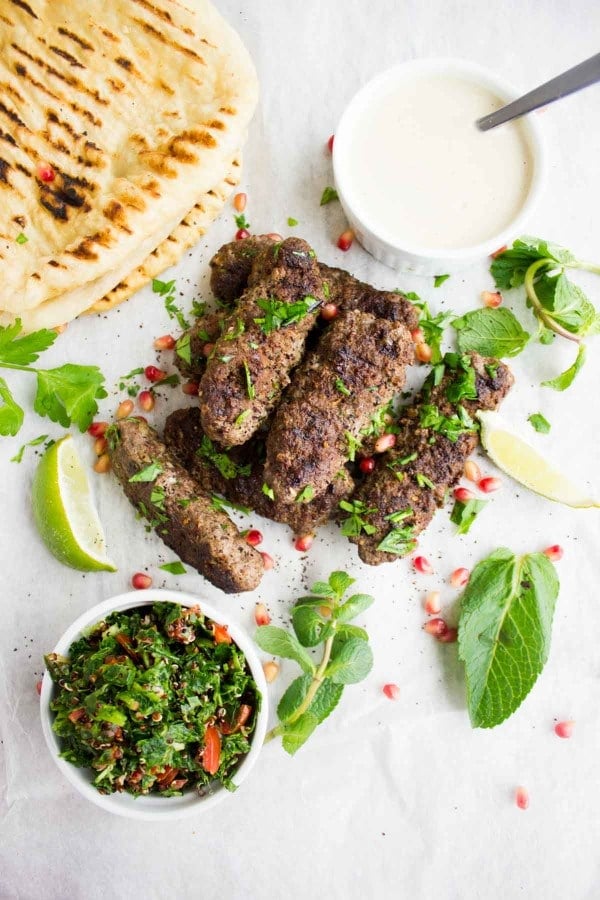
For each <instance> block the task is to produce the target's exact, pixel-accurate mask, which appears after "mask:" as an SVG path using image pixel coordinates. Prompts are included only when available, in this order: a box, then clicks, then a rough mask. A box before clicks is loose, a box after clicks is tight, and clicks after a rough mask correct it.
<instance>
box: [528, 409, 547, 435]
mask: <svg viewBox="0 0 600 900" xmlns="http://www.w3.org/2000/svg"><path fill="white" fill-rule="evenodd" d="M527 421H528V422H529V423H530V424H531V426H532V427H533V428H535V430H536V431H537V432H539V434H548V432H549V431H550V429H551V427H552V426H551V425H550V422H549V421H548V419H546V417H545V416H543V415H542V414H541V413H531V415H530V416H528V417H527Z"/></svg>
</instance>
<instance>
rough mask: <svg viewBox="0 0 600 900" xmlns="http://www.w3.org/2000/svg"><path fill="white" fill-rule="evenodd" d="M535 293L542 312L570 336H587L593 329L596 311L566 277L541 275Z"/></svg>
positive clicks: (579, 289) (578, 288)
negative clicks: (569, 333)
mask: <svg viewBox="0 0 600 900" xmlns="http://www.w3.org/2000/svg"><path fill="white" fill-rule="evenodd" d="M535 293H536V296H537V298H538V300H539V301H540V303H541V305H542V306H543V308H544V310H545V311H546V312H548V313H549V314H550V316H551V317H552V319H553V320H554V321H555V322H556V323H558V325H560V326H562V328H565V329H566V330H567V331H570V332H571V333H572V334H582V335H583V334H587V333H588V331H589V329H591V328H593V325H594V322H595V319H596V310H595V308H594V305H593V304H592V303H590V301H589V300H588V298H587V297H586V295H585V294H584V293H583V291H582V290H581V288H580V287H578V286H577V285H576V284H573V282H572V281H570V280H569V279H568V278H567V276H566V275H562V274H560V275H542V276H541V277H540V278H539V279H538V280H537V281H536V283H535Z"/></svg>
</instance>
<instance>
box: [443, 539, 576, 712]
mask: <svg viewBox="0 0 600 900" xmlns="http://www.w3.org/2000/svg"><path fill="white" fill-rule="evenodd" d="M558 591H559V581H558V576H557V575H556V571H555V569H554V566H553V565H552V563H551V562H550V560H549V559H548V557H547V556H545V555H544V554H543V553H529V554H526V555H525V556H521V557H518V556H515V554H514V553H512V552H511V551H510V550H507V549H506V548H500V549H498V550H495V551H494V552H493V553H492V554H490V556H488V557H487V558H486V559H484V560H482V562H480V563H478V564H477V565H476V566H475V568H474V569H473V571H472V573H471V578H470V580H469V584H468V586H467V588H466V590H465V592H464V594H463V596H462V600H461V609H460V619H459V623H458V655H459V657H460V659H461V660H462V661H463V662H464V664H465V673H466V679H467V701H468V707H469V715H470V717H471V723H472V725H473V727H474V728H493V727H494V726H496V725H499V724H500V723H501V722H503V721H504V720H505V719H507V718H508V717H509V716H510V715H512V713H514V712H515V710H516V709H518V707H519V706H520V705H521V703H522V702H523V700H524V699H525V697H526V696H527V694H528V693H529V692H530V690H531V689H532V687H533V685H534V684H535V682H536V680H537V678H538V675H539V674H540V672H541V671H542V669H543V667H544V665H545V663H546V661H547V659H548V654H549V652H550V637H551V629H552V617H553V615H554V607H555V604H556V598H557V597H558Z"/></svg>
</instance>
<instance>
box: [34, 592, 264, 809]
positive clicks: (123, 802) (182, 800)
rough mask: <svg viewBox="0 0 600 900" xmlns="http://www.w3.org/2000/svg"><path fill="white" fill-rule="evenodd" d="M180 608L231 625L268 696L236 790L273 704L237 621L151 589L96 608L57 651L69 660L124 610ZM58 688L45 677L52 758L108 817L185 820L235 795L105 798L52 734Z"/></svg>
mask: <svg viewBox="0 0 600 900" xmlns="http://www.w3.org/2000/svg"><path fill="white" fill-rule="evenodd" d="M168 601H172V602H173V603H178V604H180V605H181V606H200V608H201V610H202V612H203V613H204V614H205V615H206V616H207V617H208V618H209V619H212V620H213V621H215V622H217V623H218V624H220V625H227V627H228V629H229V633H230V635H231V637H232V638H233V641H234V642H235V643H236V644H237V645H238V647H239V648H240V650H242V651H243V653H244V655H245V657H246V660H247V662H248V666H249V667H250V671H251V672H252V676H253V678H254V681H255V682H256V685H257V687H258V690H259V692H260V694H261V695H262V703H261V709H260V711H259V713H258V716H257V719H256V727H255V729H254V732H253V734H252V746H251V748H250V752H249V753H248V754H247V756H246V757H244V759H243V761H242V763H241V765H240V767H239V768H238V769H237V771H236V772H235V774H234V775H233V778H232V781H233V783H234V784H236V785H240V784H241V783H242V781H244V779H245V778H246V777H247V776H248V774H249V772H250V770H251V769H252V767H253V765H254V763H255V762H256V759H257V757H258V754H259V753H260V751H261V748H262V746H263V741H264V737H265V732H266V730H267V719H268V712H269V711H268V701H267V684H266V681H265V677H264V674H263V669H262V664H261V661H260V660H259V658H258V656H257V654H256V651H255V649H254V645H253V643H252V641H251V640H250V638H249V637H248V635H247V634H246V633H245V632H244V631H242V629H241V628H240V627H239V626H238V625H236V624H235V623H234V622H232V621H231V619H230V618H229V616H227V615H225V614H224V613H222V612H220V611H218V610H216V609H214V608H213V607H212V606H209V605H208V604H207V603H205V602H204V601H203V600H202V599H201V598H200V597H195V596H193V595H192V594H183V593H180V592H179V591H166V590H155V589H149V590H146V591H143V592H140V591H133V592H129V593H127V594H120V595H119V596H118V597H112V598H111V599H110V600H105V601H104V602H103V603H99V604H98V605H97V606H94V607H92V608H91V609H89V610H88V611H87V612H85V613H84V614H83V615H81V616H80V617H79V618H78V619H77V620H76V621H75V622H73V624H72V625H71V627H70V628H68V629H67V630H66V631H65V633H64V634H63V636H62V637H61V639H60V640H59V642H58V644H57V645H56V647H55V648H54V652H55V653H60V654H61V655H63V656H66V655H67V654H68V651H69V647H70V646H71V644H72V643H73V641H75V640H77V638H79V637H80V636H81V634H82V633H83V632H85V631H87V630H88V629H89V628H91V626H93V625H95V624H96V622H100V621H102V619H104V618H105V617H106V616H108V615H109V614H110V613H112V612H116V611H119V612H121V611H123V610H125V609H133V608H134V607H136V606H147V605H148V604H151V603H155V602H163V603H164V602H168ZM56 690H57V689H56V686H55V684H54V683H53V681H52V679H51V678H50V675H49V673H48V672H45V673H44V678H43V680H42V691H41V696H40V702H41V717H42V729H43V732H44V737H45V738H46V743H47V745H48V749H49V750H50V753H51V755H52V759H53V760H54V762H55V763H56V765H57V766H58V768H59V769H60V771H61V772H62V774H63V775H64V776H65V778H66V779H67V780H68V781H70V782H71V784H72V785H73V786H74V787H75V788H77V790H78V791H79V793H80V794H82V795H83V796H84V797H86V798H87V799H88V800H91V801H92V803H95V804H96V805H97V806H100V807H102V809H105V810H107V812H112V813H116V814H117V815H120V816H127V817H128V818H130V819H144V820H152V821H154V822H165V821H168V820H171V819H179V818H182V817H184V816H191V815H194V814H196V813H199V812H201V811H202V810H206V809H210V808H211V807H212V806H214V805H215V804H216V803H219V802H220V801H221V800H223V799H225V797H231V796H233V795H232V793H231V791H228V790H226V788H224V787H221V786H220V785H216V786H215V788H214V789H213V791H212V793H210V794H206V795H205V796H203V797H200V796H198V794H197V793H195V792H194V791H190V792H189V793H184V794H183V796H181V797H159V796H152V795H149V796H147V797H146V796H142V797H133V796H132V795H131V794H126V793H122V794H119V793H115V794H100V793H98V791H97V790H96V788H95V787H93V785H92V783H91V782H92V779H91V774H90V772H89V770H88V769H80V768H77V766H74V765H72V764H71V763H69V762H66V760H64V759H61V758H60V755H59V754H60V752H61V741H60V738H59V737H58V736H57V735H56V734H55V733H54V732H53V730H52V722H53V720H54V713H53V712H52V711H51V709H50V702H51V700H52V699H53V697H54V696H55V695H56Z"/></svg>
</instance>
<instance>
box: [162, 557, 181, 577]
mask: <svg viewBox="0 0 600 900" xmlns="http://www.w3.org/2000/svg"><path fill="white" fill-rule="evenodd" d="M158 568H159V569H162V570H163V572H168V573H169V574H170V575H185V573H186V568H185V566H184V565H183V563H182V562H180V561H179V560H178V559H176V560H175V561H174V562H170V563H165V564H164V565H162V566H159V567H158Z"/></svg>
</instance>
